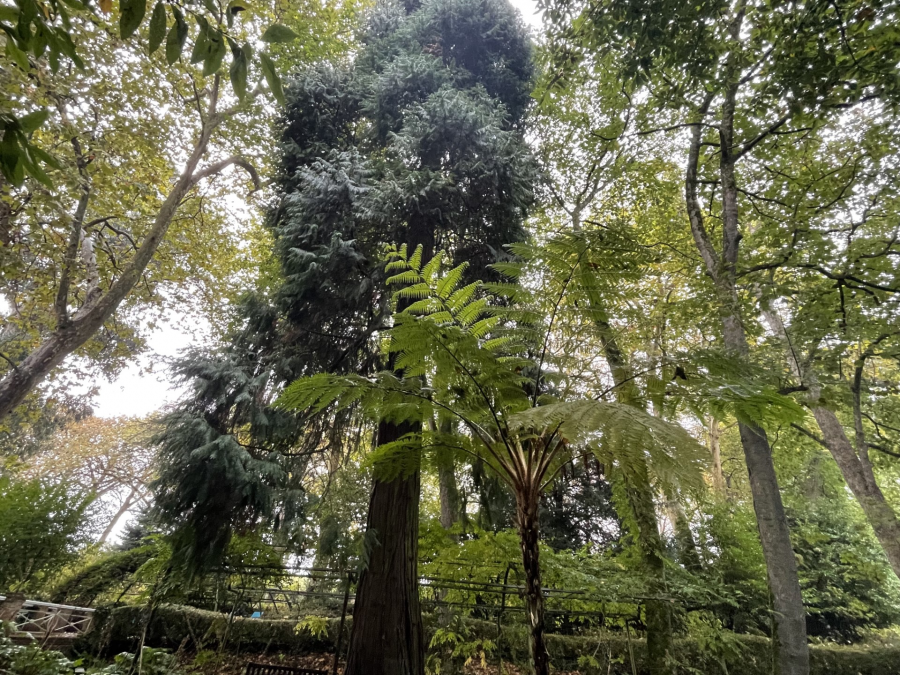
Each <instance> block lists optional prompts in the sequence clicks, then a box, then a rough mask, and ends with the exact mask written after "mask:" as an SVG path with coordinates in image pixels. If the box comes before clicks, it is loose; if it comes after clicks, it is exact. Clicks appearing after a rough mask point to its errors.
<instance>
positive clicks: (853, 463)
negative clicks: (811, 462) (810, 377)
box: [812, 405, 900, 578]
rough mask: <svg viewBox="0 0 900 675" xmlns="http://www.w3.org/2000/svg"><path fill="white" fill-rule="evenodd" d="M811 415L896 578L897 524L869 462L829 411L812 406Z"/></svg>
mask: <svg viewBox="0 0 900 675" xmlns="http://www.w3.org/2000/svg"><path fill="white" fill-rule="evenodd" d="M812 412H813V415H814V416H815V418H816V422H817V423H818V425H819V429H821V431H822V439H823V440H824V442H825V446H826V447H827V448H828V450H829V451H830V452H831V456H832V457H834V461H835V463H837V465H838V468H839V469H840V470H841V474H842V475H843V476H844V481H846V483H847V487H849V488H850V490H851V492H853V496H854V497H856V501H858V502H859V505H860V507H862V510H863V513H865V514H866V518H867V519H868V521H869V525H871V527H872V530H873V531H874V532H875V536H876V537H878V541H879V542H880V543H881V547H882V548H883V549H884V553H885V555H886V556H887V559H888V562H889V563H890V565H891V569H893V570H894V574H896V575H897V577H898V578H900V520H898V518H897V514H896V513H895V512H894V509H893V508H891V505H890V504H888V503H887V501H886V500H885V498H884V493H883V492H882V491H881V488H880V487H879V486H878V483H877V482H876V481H875V474H874V472H873V471H872V464H871V462H869V461H868V458H867V457H860V456H859V455H858V454H857V452H856V450H855V449H854V447H853V444H852V443H851V442H850V439H849V438H847V434H846V433H845V432H844V427H843V426H842V425H841V422H840V420H838V418H837V415H835V414H834V411H833V410H829V409H828V408H825V407H823V406H821V405H815V406H813V408H812Z"/></svg>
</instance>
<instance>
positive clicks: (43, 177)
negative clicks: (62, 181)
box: [21, 150, 53, 188]
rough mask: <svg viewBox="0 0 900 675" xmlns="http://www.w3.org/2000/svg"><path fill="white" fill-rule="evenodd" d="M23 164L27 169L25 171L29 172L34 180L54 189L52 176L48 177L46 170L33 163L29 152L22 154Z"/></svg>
mask: <svg viewBox="0 0 900 675" xmlns="http://www.w3.org/2000/svg"><path fill="white" fill-rule="evenodd" d="M21 159H22V163H23V165H24V167H25V171H27V172H28V175H30V176H31V177H32V178H34V179H36V180H37V181H38V182H39V183H41V184H42V185H46V186H47V187H48V188H52V187H53V181H51V180H50V176H48V175H47V174H46V173H45V172H44V170H43V169H42V168H41V166H40V164H38V163H37V162H35V161H33V160H32V159H31V157H29V156H28V152H27V150H26V151H25V152H23V153H22V156H21Z"/></svg>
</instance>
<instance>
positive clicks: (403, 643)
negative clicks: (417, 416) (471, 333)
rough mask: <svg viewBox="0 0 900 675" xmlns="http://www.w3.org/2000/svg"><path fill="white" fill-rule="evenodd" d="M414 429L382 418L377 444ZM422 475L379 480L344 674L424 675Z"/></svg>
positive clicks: (373, 503) (367, 534) (367, 523)
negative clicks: (420, 572)
mask: <svg viewBox="0 0 900 675" xmlns="http://www.w3.org/2000/svg"><path fill="white" fill-rule="evenodd" d="M411 431H414V429H413V427H411V426H410V425H396V424H391V423H389V422H382V423H381V424H380V425H379V427H378V444H379V445H384V444H385V443H390V442H392V441H396V440H398V439H399V438H401V437H402V436H403V435H405V434H407V433H410V432H411ZM419 492H420V474H419V472H418V471H416V472H414V473H413V474H412V475H410V476H407V477H403V476H401V477H400V478H397V479H396V480H393V481H391V482H389V483H388V482H384V481H375V485H374V487H373V489H372V496H371V499H370V501H369V515H368V518H367V520H366V558H367V560H366V564H365V565H364V566H363V570H362V573H361V574H360V577H359V584H358V586H357V590H356V602H355V604H354V606H353V630H352V632H351V635H350V651H349V656H348V659H347V668H346V669H345V671H344V673H345V675H424V673H425V636H424V633H423V630H422V614H421V609H420V607H419V577H418V560H417V557H418V537H419Z"/></svg>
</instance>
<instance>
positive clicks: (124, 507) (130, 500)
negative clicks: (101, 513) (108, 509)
mask: <svg viewBox="0 0 900 675" xmlns="http://www.w3.org/2000/svg"><path fill="white" fill-rule="evenodd" d="M135 494H137V488H131V492H129V493H128V496H127V497H125V499H124V500H123V501H122V503H121V504H120V505H119V510H118V511H116V515H114V516H113V517H112V520H110V521H109V524H108V525H107V526H106V529H105V530H103V534H101V535H100V539H98V540H97V543H98V544H100V545H101V546H102V545H103V544H105V543H106V540H107V539H109V535H111V534H112V531H113V529H115V527H116V523H118V522H119V520H120V519H121V518H122V516H124V515H125V513H127V511H128V509H130V508H131V507H132V505H133V504H134V496H135Z"/></svg>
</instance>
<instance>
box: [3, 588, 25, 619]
mask: <svg viewBox="0 0 900 675" xmlns="http://www.w3.org/2000/svg"><path fill="white" fill-rule="evenodd" d="M24 604H25V594H24V593H10V594H9V595H7V596H6V599H5V600H4V601H3V602H0V622H3V621H12V622H15V620H16V617H17V616H19V610H21V609H22V605H24Z"/></svg>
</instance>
